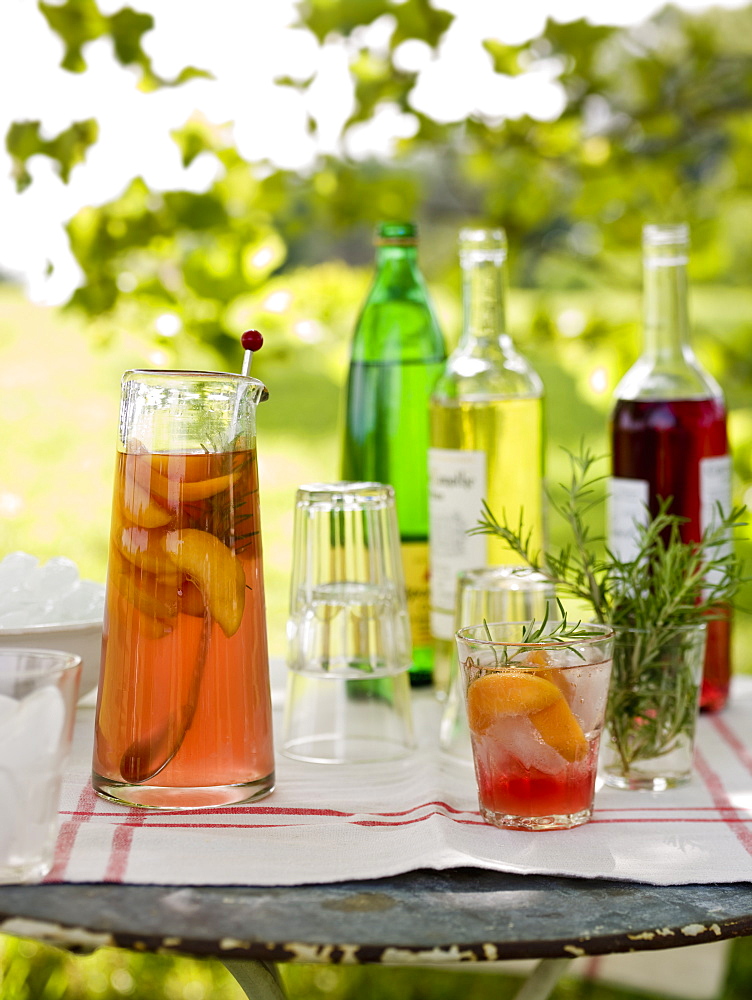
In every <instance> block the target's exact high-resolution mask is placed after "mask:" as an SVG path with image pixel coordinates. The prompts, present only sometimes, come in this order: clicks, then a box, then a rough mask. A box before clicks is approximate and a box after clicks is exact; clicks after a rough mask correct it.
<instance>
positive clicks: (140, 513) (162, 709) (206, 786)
mask: <svg viewBox="0 0 752 1000" xmlns="http://www.w3.org/2000/svg"><path fill="white" fill-rule="evenodd" d="M266 398H267V393H266V389H265V387H264V386H263V384H262V383H261V382H259V381H258V380H257V379H254V378H250V377H247V376H243V375H232V374H224V373H220V372H216V373H215V372H183V371H129V372H126V373H125V374H124V376H123V380H122V395H121V406H120V429H119V441H118V455H117V466H116V472H115V490H114V501H113V515H112V529H111V536H110V550H109V564H108V573H107V600H106V609H105V619H104V638H103V643H102V664H101V671H100V680H99V693H98V698H97V708H96V728H95V739H94V761H93V774H92V784H93V787H94V789H95V790H96V791H97V792H98V793H99V794H100V795H102V796H103V797H105V798H108V799H111V800H114V801H117V802H124V803H126V804H128V805H135V806H150V807H154V808H165V809H195V808H203V807H207V806H220V805H228V804H231V803H238V802H246V801H248V800H250V799H256V798H259V797H261V796H263V795H266V794H267V793H269V792H270V791H271V790H272V788H273V787H274V755H273V746H272V724H271V698H270V690H269V662H268V652H267V638H266V618H265V607H264V583H263V570H262V559H261V534H260V515H259V492H258V473H257V465H256V406H257V404H258V403H259V402H260V401H262V400H263V399H266Z"/></svg>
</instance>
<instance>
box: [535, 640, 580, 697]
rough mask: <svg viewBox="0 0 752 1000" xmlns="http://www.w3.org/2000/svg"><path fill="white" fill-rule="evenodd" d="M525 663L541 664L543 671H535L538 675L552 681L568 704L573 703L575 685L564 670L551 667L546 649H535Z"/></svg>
mask: <svg viewBox="0 0 752 1000" xmlns="http://www.w3.org/2000/svg"><path fill="white" fill-rule="evenodd" d="M524 662H525V663H526V664H528V665H529V666H533V665H535V664H540V666H541V669H540V670H536V671H535V673H536V675H537V676H538V677H544V678H545V679H546V680H547V681H551V683H552V684H555V685H556V686H557V688H558V689H559V690H560V691H561V693H562V694H563V695H564V697H565V698H566V699H567V701H568V702H571V701H572V696H573V695H574V685H573V684H572V682H571V681H570V680H569V678H568V677H567V675H566V672H565V671H564V670H561V669H557V668H556V667H553V666H550V664H551V657H550V656H549V655H548V653H547V652H546V650H545V649H533V650H532V651H531V652H529V653H528V654H527V656H526V657H525V661H524Z"/></svg>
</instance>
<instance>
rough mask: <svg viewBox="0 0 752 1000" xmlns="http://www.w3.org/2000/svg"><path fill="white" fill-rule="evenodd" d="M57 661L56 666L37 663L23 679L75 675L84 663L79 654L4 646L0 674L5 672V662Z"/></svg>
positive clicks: (1, 650) (0, 658)
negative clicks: (15, 660)
mask: <svg viewBox="0 0 752 1000" xmlns="http://www.w3.org/2000/svg"><path fill="white" fill-rule="evenodd" d="M22 657H26V658H31V659H32V660H37V661H41V660H49V659H52V660H55V661H57V662H55V663H54V664H52V663H48V664H44V665H43V664H42V663H41V662H37V663H36V664H35V666H34V667H33V668H32V669H31V670H24V672H23V677H24V678H28V679H34V678H38V677H57V676H60V675H61V674H66V673H73V672H74V671H75V670H76V669H77V668H79V667H80V666H81V664H82V663H83V658H82V657H81V656H79V655H78V653H69V652H67V651H66V650H64V649H42V648H40V647H34V646H2V647H0V674H1V673H2V672H3V660H5V659H11V658H15V659H21V658H22Z"/></svg>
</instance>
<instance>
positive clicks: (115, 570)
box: [110, 551, 178, 620]
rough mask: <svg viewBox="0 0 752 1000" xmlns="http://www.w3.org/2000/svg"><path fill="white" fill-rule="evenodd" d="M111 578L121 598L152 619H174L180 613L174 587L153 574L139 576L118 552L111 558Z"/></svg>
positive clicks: (140, 574)
mask: <svg viewBox="0 0 752 1000" xmlns="http://www.w3.org/2000/svg"><path fill="white" fill-rule="evenodd" d="M110 579H111V580H112V582H113V584H114V586H115V587H116V588H117V590H118V591H119V592H120V593H121V594H122V596H123V597H124V598H125V599H126V601H128V602H129V603H130V604H132V605H133V606H134V607H136V608H138V610H139V611H143V613H144V614H145V615H147V616H148V617H150V618H159V619H165V620H166V619H172V618H174V617H175V616H176V615H177V613H178V593H177V588H176V586H175V584H174V583H173V584H170V583H165V582H163V581H161V580H160V579H159V577H156V576H154V575H153V574H151V573H140V572H138V570H134V567H133V566H132V565H129V564H128V562H127V561H126V560H125V559H123V557H122V556H121V555H120V553H119V552H117V551H115V552H113V553H112V556H111V565H110Z"/></svg>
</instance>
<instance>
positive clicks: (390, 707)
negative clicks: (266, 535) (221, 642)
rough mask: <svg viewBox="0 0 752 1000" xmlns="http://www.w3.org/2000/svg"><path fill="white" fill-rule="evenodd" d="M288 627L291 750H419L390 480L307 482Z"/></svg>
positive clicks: (372, 754) (304, 755)
mask: <svg viewBox="0 0 752 1000" xmlns="http://www.w3.org/2000/svg"><path fill="white" fill-rule="evenodd" d="M287 629H288V661H287V662H288V667H289V671H288V682H287V696H286V701H285V716H284V732H283V741H282V747H283V752H284V753H285V754H286V755H287V756H289V757H294V758H296V759H299V760H306V761H313V762H319V763H356V762H368V761H380V760H390V759H393V758H397V757H402V756H405V755H406V754H407V753H409V752H410V751H411V750H412V749H413V747H414V737H413V728H412V713H411V705H410V681H409V673H408V671H409V669H410V665H411V663H412V647H411V641H410V622H409V618H408V613H407V599H406V595H405V583H404V579H403V575H402V561H401V554H400V546H399V530H398V527H397V517H396V511H395V504H394V490H393V489H392V487H391V486H387V485H384V484H383V483H361V482H339V483H313V484H310V485H306V486H301V487H300V488H299V489H298V491H297V496H296V503H295V522H294V527H293V567H292V578H291V584H290V616H289V619H288V626H287Z"/></svg>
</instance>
